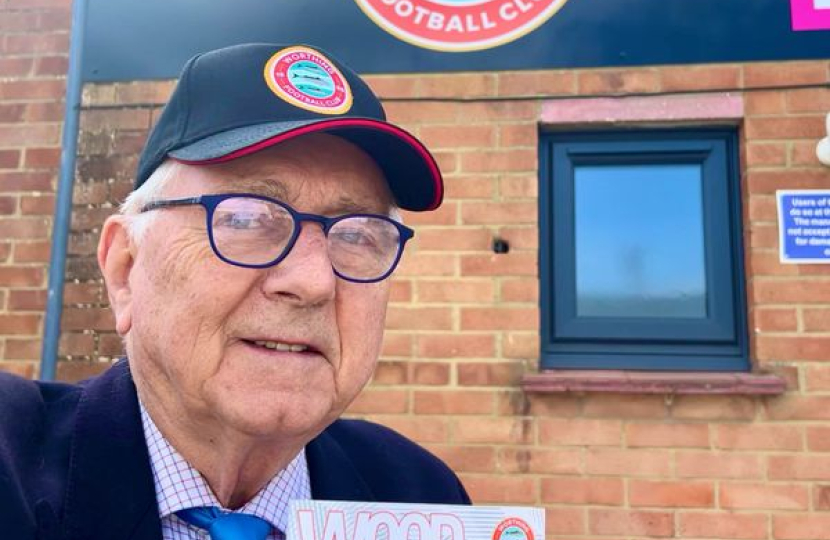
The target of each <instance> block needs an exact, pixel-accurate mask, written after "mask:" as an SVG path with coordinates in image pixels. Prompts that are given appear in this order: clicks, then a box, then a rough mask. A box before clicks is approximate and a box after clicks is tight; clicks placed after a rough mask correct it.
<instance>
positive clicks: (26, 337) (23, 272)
mask: <svg viewBox="0 0 830 540" xmlns="http://www.w3.org/2000/svg"><path fill="white" fill-rule="evenodd" d="M69 22H70V3H69V1H68V0H3V1H2V2H0V51H2V52H0V369H3V370H6V371H11V372H13V373H18V374H21V375H23V376H26V377H32V376H33V375H35V372H36V369H35V368H36V361H37V359H39V358H40V346H41V335H42V327H43V315H44V306H45V298H46V295H45V290H46V279H47V278H46V270H47V266H48V261H49V246H50V231H51V228H52V219H51V217H52V212H53V210H52V207H53V204H54V192H55V186H56V183H57V176H58V165H59V162H60V137H61V124H62V121H63V109H64V106H63V96H64V91H65V88H64V79H65V74H66V65H67V52H68V50H69Z"/></svg>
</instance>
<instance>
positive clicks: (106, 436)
mask: <svg viewBox="0 0 830 540" xmlns="http://www.w3.org/2000/svg"><path fill="white" fill-rule="evenodd" d="M64 509H65V513H64V520H63V521H64V525H65V529H64V531H65V535H66V538H67V539H69V540H81V539H90V538H95V539H96V540H105V539H106V540H109V539H112V540H116V539H118V540H120V539H134V540H161V522H160V519H159V516H158V505H157V503H156V493H155V486H154V484H153V473H152V469H151V467H150V457H149V454H148V453H147V446H146V443H145V441H144V432H143V429H142V426H141V414H140V411H139V407H138V397H137V395H136V391H135V385H134V384H133V380H132V377H131V375H130V370H129V366H128V364H127V362H126V361H125V360H122V361H120V362H119V363H117V364H116V365H115V366H113V367H112V368H110V369H109V370H108V371H107V372H106V373H104V374H103V375H101V376H100V377H98V378H96V379H93V380H92V381H90V382H89V383H88V384H87V385H86V387H85V388H84V392H83V394H82V396H81V398H80V402H79V403H78V416H77V425H76V428H75V434H74V438H73V443H72V452H71V457H70V467H69V485H68V487H67V497H66V503H65V506H64Z"/></svg>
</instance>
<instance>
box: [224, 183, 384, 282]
mask: <svg viewBox="0 0 830 540" xmlns="http://www.w3.org/2000/svg"><path fill="white" fill-rule="evenodd" d="M211 225H212V230H213V242H214V245H215V247H216V250H217V251H218V252H219V254H220V255H221V256H222V257H224V258H225V259H227V260H229V261H232V262H234V263H237V264H243V265H266V264H269V263H271V262H273V261H275V260H277V259H279V258H280V257H282V256H283V254H284V253H285V250H286V248H287V247H288V244H289V242H290V241H291V237H292V235H293V234H294V230H295V228H296V227H297V226H298V225H297V224H296V223H295V221H294V218H293V216H292V215H291V213H290V212H289V211H288V209H286V208H284V207H283V206H281V205H279V204H276V203H273V202H269V201H265V200H261V199H254V198H250V197H232V198H229V199H225V200H223V201H222V202H221V203H219V204H218V205H217V206H216V208H215V210H214V212H213V221H212V223H211ZM327 241H328V254H329V258H330V259H331V263H332V266H333V267H334V269H335V270H336V271H337V272H338V273H339V274H340V275H342V276H344V277H347V278H352V279H358V280H371V279H376V278H379V277H381V276H383V275H385V274H386V273H387V272H389V270H390V269H391V267H392V266H393V265H394V264H395V261H396V260H397V258H398V251H399V249H400V233H399V232H398V229H397V227H396V226H395V225H394V224H393V223H391V222H389V221H387V220H386V219H383V218H380V217H371V216H350V217H346V218H343V219H340V220H338V221H336V222H335V223H334V224H333V225H332V226H331V228H330V229H329V232H328V235H327Z"/></svg>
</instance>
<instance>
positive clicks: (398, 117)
mask: <svg viewBox="0 0 830 540" xmlns="http://www.w3.org/2000/svg"><path fill="white" fill-rule="evenodd" d="M4 5H5V4H4ZM47 11H51V10H47ZM64 13H65V11H64ZM43 32H45V33H47V34H48V33H49V32H46V31H43ZM4 39H5V41H4V42H3V43H5V44H6V45H7V44H8V38H7V37H4ZM47 41H48V40H47ZM64 45H65V44H64ZM3 61H5V57H4V60H3ZM32 69H34V64H33V66H32V68H30V70H28V71H26V75H25V76H23V75H22V76H21V77H25V78H32V77H36V75H35V74H34V72H33V71H32ZM43 78H44V81H45V82H48V81H51V80H52V79H51V76H43ZM828 82H830V63H828V62H827V61H812V62H788V63H781V64H746V65H740V64H728V65H712V66H680V67H663V68H636V69H628V70H575V71H551V72H524V73H501V74H493V73H489V74H460V75H434V76H422V77H392V76H386V77H373V78H372V79H371V83H372V85H373V86H374V87H375V88H376V90H377V91H378V92H379V93H380V94H381V95H382V96H383V97H384V99H385V101H386V106H387V110H388V112H389V115H390V117H391V118H392V119H393V120H395V121H398V122H401V123H402V124H403V125H404V126H406V127H407V128H408V129H410V130H411V131H412V132H414V133H416V134H417V135H419V136H420V137H421V138H423V139H424V140H425V141H426V142H427V143H428V144H429V145H430V147H431V148H433V149H434V150H435V153H436V155H437V157H438V159H439V161H440V164H441V166H442V169H443V170H444V172H445V174H446V180H447V197H446V202H445V204H444V206H443V207H442V208H441V209H440V210H439V211H438V212H435V213H432V214H425V215H420V214H410V215H407V216H406V219H407V222H408V223H409V224H411V225H414V226H415V227H416V229H417V236H416V240H415V242H414V243H413V244H412V245H411V246H410V249H409V250H408V252H407V254H406V256H405V260H404V262H403V264H402V267H401V269H400V271H399V272H398V274H397V276H396V277H395V279H394V284H393V294H392V305H391V307H390V311H389V317H388V321H387V326H388V333H387V339H386V342H385V348H384V351H383V356H382V360H381V362H380V364H379V366H378V369H377V372H376V374H375V378H374V381H373V383H372V386H371V387H370V388H369V389H368V390H367V391H366V392H365V394H364V395H363V396H362V397H361V398H359V400H358V401H357V402H356V403H355V404H354V406H353V407H352V412H353V413H354V414H358V415H361V416H367V417H369V418H372V419H374V420H377V421H380V422H383V423H385V424H388V425H390V426H392V427H394V428H396V429H399V430H400V431H402V432H404V433H406V434H408V435H410V436H411V437H413V438H414V439H416V440H417V441H419V442H421V443H422V444H425V445H426V446H428V447H429V448H430V449H432V450H433V451H435V452H436V453H437V454H439V455H440V456H441V457H443V458H444V459H445V460H447V461H448V462H449V463H450V464H451V465H452V466H453V467H454V468H455V470H456V471H458V472H459V473H460V475H461V476H462V478H463V479H464V481H465V483H466V485H467V486H468V488H469V489H470V491H471V493H472V495H473V497H474V499H475V500H476V501H477V502H479V503H510V504H534V505H542V506H545V507H546V508H547V509H548V513H547V517H548V533H549V535H550V536H551V537H560V536H561V537H570V538H580V539H582V538H595V539H599V538H604V539H618V538H645V537H679V538H724V539H732V538H734V539H749V540H753V539H759V540H761V539H776V540H801V539H804V540H808V539H826V538H830V533H828V531H830V514H828V512H827V511H828V510H830V322H828V321H830V279H828V277H830V267H828V266H819V265H798V266H794V265H788V266H783V265H781V264H779V263H778V255H777V229H776V222H775V218H776V216H775V200H774V191H775V189H778V188H827V187H830V169H828V168H826V167H822V166H820V165H819V164H818V162H817V160H816V158H815V156H814V153H813V151H814V148H815V143H816V141H817V140H818V139H819V138H820V137H822V136H824V133H823V131H824V115H825V114H826V113H827V112H828V111H830V89H828ZM5 84H7V83H5V82H3V83H0V89H1V90H0V92H2V93H0V96H2V98H3V99H4V100H6V99H9V98H7V94H6V90H5V86H4V85H5ZM49 84H55V83H51V82H50V83H49ZM38 88H39V87H38ZM170 89H171V85H170V83H169V82H165V83H132V84H115V85H98V86H88V87H87V88H86V89H85V94H84V95H85V97H84V103H85V109H84V112H83V115H82V134H81V145H80V150H79V152H80V155H79V162H78V170H79V174H78V180H77V185H76V190H75V212H74V216H73V234H72V239H71V243H70V260H69V261H68V263H67V272H68V283H67V293H66V309H65V312H64V334H63V338H62V347H61V354H62V355H63V360H64V361H63V362H61V368H60V370H59V373H60V374H61V376H62V377H64V378H67V379H74V378H78V377H80V376H83V375H85V374H88V373H92V372H95V371H98V370H100V369H101V368H102V367H105V366H106V364H107V363H108V362H109V360H110V359H111V358H113V357H114V356H116V355H118V353H119V352H120V344H119V340H118V338H117V337H116V336H115V335H114V334H113V333H112V319H111V317H110V315H109V313H108V312H107V310H106V302H105V295H104V292H103V289H102V286H101V282H100V277H99V275H98V272H97V269H96V266H95V262H94V249H95V244H96V241H97V233H98V228H99V226H100V223H101V221H102V220H103V218H104V216H106V215H107V214H109V213H110V212H111V211H112V207H113V205H114V204H117V202H118V201H120V200H121V199H122V198H123V196H124V195H125V194H126V193H127V192H128V191H129V189H130V183H131V176H132V173H133V170H134V168H135V163H136V155H137V153H138V151H139V149H140V147H141V144H142V142H143V138H144V137H145V135H146V132H147V129H148V127H149V126H150V125H151V123H152V121H153V119H154V117H155V115H156V114H157V113H158V110H159V107H160V105H161V104H162V103H163V102H164V100H165V99H166V97H167V95H168V94H169V92H170ZM39 91H40V90H39ZM688 92H696V93H699V95H701V96H706V95H709V94H710V93H719V94H722V93H723V92H730V93H731V94H732V95H734V96H737V97H739V98H740V99H741V100H742V101H743V115H742V116H741V117H740V118H738V120H737V123H738V126H739V130H740V134H741V140H742V178H743V192H744V232H745V242H746V252H747V268H746V271H747V275H746V280H747V290H748V300H749V306H748V310H749V313H750V334H751V341H752V357H753V360H754V362H755V364H756V367H757V369H758V370H763V371H772V372H775V373H778V374H780V375H781V376H782V377H784V378H785V379H786V380H787V381H788V384H789V389H788V391H787V392H786V393H785V394H783V395H781V396H778V397H759V396H742V395H733V396H714V395H712V396H706V395H703V396H689V395H676V396H666V395H640V394H634V395H626V394H621V393H590V392H588V393H567V394H528V393H525V392H523V391H522V390H521V388H520V384H519V380H520V378H521V376H522V375H524V374H527V373H534V372H535V371H536V370H537V360H538V348H539V337H538V305H537V297H538V278H537V268H536V257H537V249H538V245H537V244H538V234H537V226H538V225H537V210H536V207H537V201H536V196H537V183H538V178H537V162H536V151H537V143H538V140H537V133H538V130H539V127H540V123H541V120H542V118H543V108H544V107H545V104H546V103H550V102H551V101H553V100H561V99H563V98H574V97H586V96H627V95H631V94H637V95H641V96H642V95H644V96H648V95H652V94H653V95H659V94H666V93H688ZM33 95H37V94H36V92H34V91H27V92H25V96H26V100H31V99H34V98H33V97H32V96H33ZM20 99H22V98H20ZM54 102H55V98H54V97H53V98H51V100H49V103H50V104H52V103H54ZM2 105H3V106H6V102H5V101H4V102H3V104H2ZM29 106H30V104H27V105H25V107H29ZM0 110H2V109H0ZM57 121H59V114H58V120H57ZM17 122H20V123H22V124H24V126H23V127H25V128H26V129H29V127H32V126H34V127H37V128H38V129H50V128H48V127H47V128H43V127H40V126H41V124H40V123H37V124H36V123H34V119H33V118H21V119H19V120H17ZM669 123H671V122H669ZM43 125H45V126H51V127H52V128H55V129H56V130H57V128H56V127H55V126H56V125H57V124H49V123H45V124H43ZM2 127H5V124H3V126H2ZM2 127H0V137H2ZM50 133H51V132H50ZM4 140H5V139H0V141H4ZM49 141H51V143H50V144H47V143H45V142H43V141H40V140H38V141H37V142H36V143H30V142H25V141H24V142H21V139H20V137H19V136H18V137H16V138H12V139H10V140H8V141H7V142H4V143H3V146H2V147H0V150H2V151H6V146H7V145H8V146H9V148H8V149H9V150H11V152H12V155H13V156H17V161H14V160H13V159H12V161H14V163H13V165H14V167H10V169H11V170H13V171H16V172H15V173H14V174H17V173H19V172H20V169H26V168H28V167H32V166H33V165H32V163H30V162H27V160H26V158H27V157H28V156H29V155H30V148H43V147H47V148H48V147H54V146H55V144H57V135H55V138H54V139H49ZM15 145H18V146H15ZM14 152H17V154H15V153H14ZM35 155H39V154H38V153H37V152H35ZM10 159H11V158H10ZM42 159H43V160H46V164H47V165H48V166H49V167H51V169H49V172H47V173H45V174H43V173H37V174H43V176H44V177H48V179H49V182H53V181H54V178H55V165H56V163H57V155H56V153H55V152H54V151H53V152H52V154H49V153H48V152H47V153H46V154H45V155H43V156H42ZM50 159H51V161H50ZM0 160H2V153H0ZM0 174H2V175H4V181H3V183H2V184H0V189H3V190H4V193H3V194H2V196H3V197H12V198H13V204H12V203H6V204H7V205H11V206H10V207H11V208H12V209H13V210H14V212H13V213H10V214H7V215H4V216H3V217H2V218H0V219H2V223H4V224H5V223H8V224H9V225H3V226H6V227H10V228H14V227H16V225H12V224H15V223H21V222H22V221H23V220H25V219H32V218H30V217H29V215H28V214H25V212H24V210H23V208H24V206H25V207H26V208H29V206H28V205H30V204H33V203H30V202H27V203H26V204H25V205H24V202H23V201H24V200H29V199H28V197H29V196H30V194H29V193H28V192H29V191H34V190H35V189H37V190H42V191H47V190H46V189H45V188H42V187H37V188H34V187H26V192H18V191H14V192H11V194H7V193H5V191H6V187H5V186H7V185H9V184H8V183H7V182H6V181H5V175H7V174H12V173H11V171H9V170H6V169H5V168H4V169H3V170H2V171H1V172H0ZM25 174H26V175H27V176H25V177H26V178H29V175H32V174H36V173H25ZM13 178H14V177H13ZM34 178H39V176H34ZM18 189H21V188H18ZM38 201H40V202H41V203H42V202H44V201H42V200H40V199H38ZM2 204H3V203H2V202H0V205H2ZM46 206H48V204H47V205H46ZM0 207H1V206H0ZM46 212H47V215H46V218H47V219H48V208H47V210H46ZM35 219H43V217H40V218H35ZM26 230H29V229H26ZM42 233H43V235H42V236H43V237H45V235H46V234H47V233H48V229H47V230H46V231H42ZM494 236H500V237H503V238H506V239H508V240H509V241H510V244H511V250H510V252H509V253H508V254H504V255H494V254H493V253H492V251H491V249H490V244H491V241H492V239H493V237H494ZM43 241H44V239H43V238H41V239H39V240H28V239H26V240H23V239H16V238H12V239H10V240H4V241H2V243H0V246H8V247H2V248H0V255H2V250H6V254H5V255H4V258H2V261H3V264H2V269H3V270H2V271H0V278H2V276H3V274H2V272H4V271H6V270H5V269H6V268H13V269H17V270H15V271H16V272H19V273H18V274H14V275H17V276H18V278H17V279H21V278H25V280H27V281H25V282H24V283H18V282H15V281H13V280H10V279H6V278H2V279H6V281H4V282H3V285H2V289H0V291H2V292H0V297H2V301H3V302H4V303H3V304H2V305H3V306H4V307H5V312H4V315H3V317H10V318H9V319H8V321H9V323H6V322H5V320H0V321H2V322H0V339H3V341H4V343H5V347H4V348H3V349H2V352H0V366H2V367H3V368H4V369H13V370H17V371H20V372H23V373H24V374H27V375H31V374H32V371H31V370H32V369H33V366H34V365H35V364H34V359H35V358H36V357H37V351H35V352H34V354H32V355H30V356H23V357H19V356H14V355H11V354H10V352H11V351H13V350H14V349H15V347H17V346H15V347H11V348H10V347H9V343H18V342H24V343H30V342H34V341H36V340H37V337H38V336H39V324H40V319H41V318H42V293H35V294H31V291H32V290H35V291H42V289H43V285H44V281H43V280H44V279H45V277H44V276H43V271H44V267H45V262H44V258H43V255H44V254H43V252H42V251H41V252H40V255H41V258H40V259H37V260H36V261H34V262H28V260H25V261H24V260H21V259H18V258H16V257H17V256H18V255H19V253H18V252H19V250H20V247H19V246H24V245H25V246H27V248H24V251H25V249H31V246H32V245H34V246H35V247H36V246H38V245H40V246H45V244H43ZM40 249H41V250H42V249H43V247H41V248H40ZM21 266H26V268H27V269H25V270H23V271H20V270H19V267H21ZM38 294H40V295H41V296H38ZM21 295H22V296H21ZM30 296H31V298H30ZM12 298H29V300H28V302H29V303H27V304H25V305H23V306H21V305H20V304H19V303H12V302H11V300H12ZM27 317H32V318H34V319H33V320H34V323H31V322H30V323H29V324H30V325H31V324H33V327H26V325H25V324H23V323H15V325H16V324H22V326H23V327H22V328H18V327H17V326H15V325H12V324H11V321H17V320H18V319H19V320H21V321H27V320H29V319H28V318H27ZM90 330H92V331H90ZM21 336H24V337H21Z"/></svg>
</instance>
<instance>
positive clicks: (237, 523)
mask: <svg viewBox="0 0 830 540" xmlns="http://www.w3.org/2000/svg"><path fill="white" fill-rule="evenodd" d="M176 515H177V516H179V517H180V518H182V519H183V520H185V521H186V522H188V523H190V524H191V525H195V526H196V527H199V528H200V529H204V530H206V531H207V532H208V534H210V538H211V540H265V537H266V536H268V533H269V532H271V528H272V527H271V524H270V523H268V522H267V521H265V520H264V519H262V518H258V517H256V516H252V515H251V514H239V513H235V512H223V511H222V510H220V509H218V508H216V507H215V506H202V507H200V508H188V509H186V510H179V511H178V512H176Z"/></svg>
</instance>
